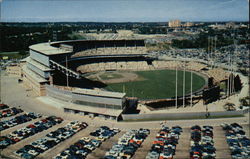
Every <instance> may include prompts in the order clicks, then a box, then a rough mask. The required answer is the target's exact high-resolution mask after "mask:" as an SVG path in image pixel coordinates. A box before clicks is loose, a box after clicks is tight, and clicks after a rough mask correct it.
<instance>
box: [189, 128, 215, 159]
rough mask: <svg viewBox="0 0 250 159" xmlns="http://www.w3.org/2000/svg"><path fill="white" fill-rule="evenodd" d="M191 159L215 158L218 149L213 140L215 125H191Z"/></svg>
mask: <svg viewBox="0 0 250 159" xmlns="http://www.w3.org/2000/svg"><path fill="white" fill-rule="evenodd" d="M190 146H191V150H190V159H215V157H216V149H215V147H214V141H213V127H212V126H208V125H206V126H203V127H202V128H201V127H200V126H199V125H195V126H192V127H191V140H190Z"/></svg>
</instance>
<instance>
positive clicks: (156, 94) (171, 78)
mask: <svg viewBox="0 0 250 159" xmlns="http://www.w3.org/2000/svg"><path fill="white" fill-rule="evenodd" d="M135 73H136V74H137V75H138V76H140V77H142V79H144V80H142V81H133V82H124V83H113V84H108V86H107V87H106V89H107V90H110V91H116V92H124V91H125V92H126V94H127V96H131V97H138V98H140V99H159V98H169V97H174V96H175V87H176V86H175V77H176V71H175V70H154V71H138V72H135ZM190 75H191V73H190V72H187V71H186V76H185V77H186V80H185V94H187V93H190V88H191V78H190V77H191V76H190ZM177 83H178V96H182V95H183V71H178V82H177ZM204 84H205V79H204V78H203V77H201V76H199V75H197V74H195V73H193V92H194V91H196V90H199V89H200V88H202V87H203V86H204Z"/></svg>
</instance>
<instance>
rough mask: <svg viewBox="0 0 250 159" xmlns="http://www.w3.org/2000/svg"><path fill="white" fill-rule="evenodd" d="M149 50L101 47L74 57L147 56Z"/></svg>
mask: <svg viewBox="0 0 250 159" xmlns="http://www.w3.org/2000/svg"><path fill="white" fill-rule="evenodd" d="M146 53H147V48H146V47H143V46H137V47H101V48H94V49H87V50H84V51H80V52H77V53H75V54H74V55H72V58H74V57H81V56H91V55H123V54H146Z"/></svg>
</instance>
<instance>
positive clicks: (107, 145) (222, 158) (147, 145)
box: [1, 115, 249, 159]
mask: <svg viewBox="0 0 250 159" xmlns="http://www.w3.org/2000/svg"><path fill="white" fill-rule="evenodd" d="M15 116H18V115H15ZM15 116H13V117H15ZM39 120H41V118H38V119H35V120H32V121H29V122H26V123H23V124H20V125H16V126H14V127H12V128H10V129H7V130H4V131H2V132H1V135H2V136H3V135H6V134H8V133H10V132H12V131H14V130H16V129H19V128H22V127H24V126H26V125H29V124H30V123H33V122H37V121H39ZM69 122H71V121H69V120H64V121H63V122H62V123H60V124H57V125H55V126H53V127H51V128H49V129H47V130H44V131H42V132H39V133H37V134H35V135H33V136H30V137H29V138H25V139H23V140H21V141H20V142H18V143H15V144H13V145H10V146H8V147H7V148H6V149H3V150H1V154H2V155H3V156H8V157H11V158H20V157H18V156H17V155H16V154H15V153H14V152H15V151H17V150H19V149H20V148H22V147H23V146H24V145H27V144H30V143H32V142H34V141H36V140H38V139H40V138H43V137H45V136H46V134H48V133H50V132H52V131H55V130H57V129H58V128H60V127H63V126H65V125H67V124H68V123H69ZM242 127H243V129H244V130H245V131H246V135H248V136H249V125H246V124H245V125H242ZM97 128H98V127H94V126H88V127H87V128H86V129H83V130H81V131H79V133H76V134H75V135H74V136H72V137H70V138H68V139H66V140H64V141H62V142H60V143H59V144H58V145H56V146H55V147H53V148H51V149H49V150H47V151H45V152H44V153H41V154H39V155H38V156H37V157H36V158H39V159H47V158H53V157H55V156H56V155H57V154H59V153H60V152H62V151H63V150H65V149H66V148H68V147H70V146H71V145H72V144H74V143H75V142H77V141H78V140H79V139H81V138H83V137H89V138H90V139H94V137H93V136H90V135H89V134H90V132H93V131H95V130H96V129H97ZM159 130H160V127H159V129H152V130H151V131H150V134H149V135H148V137H147V138H146V139H145V140H144V142H143V143H142V144H141V146H140V147H139V148H138V149H137V151H136V152H135V154H134V155H133V157H132V158H133V159H141V158H145V157H146V156H147V154H148V152H149V151H150V150H151V146H152V142H153V141H154V140H155V137H156V134H157V133H158V132H159ZM182 130H183V132H182V133H181V135H180V136H179V143H178V144H177V146H176V154H175V156H174V158H176V159H187V158H189V151H190V148H191V147H190V136H191V130H190V127H185V128H183V129H182ZM126 132H127V131H121V132H119V133H118V134H116V135H114V136H113V137H111V138H109V139H107V140H106V141H104V142H103V143H102V145H101V146H100V147H98V148H96V149H95V150H94V151H92V152H91V153H89V155H88V156H87V159H95V158H102V157H104V156H105V154H106V152H108V151H109V150H110V149H111V147H112V146H113V145H114V144H115V143H117V142H118V140H119V138H121V136H123V135H124V134H125V133H126ZM213 134H214V137H213V140H214V147H215V148H216V158H217V159H226V158H227V159H230V158H231V152H230V149H229V146H228V144H227V142H226V136H225V131H224V130H223V129H222V127H221V126H214V128H213Z"/></svg>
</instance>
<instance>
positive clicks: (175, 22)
mask: <svg viewBox="0 0 250 159" xmlns="http://www.w3.org/2000/svg"><path fill="white" fill-rule="evenodd" d="M168 26H169V27H181V21H180V20H171V21H169V22H168Z"/></svg>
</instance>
